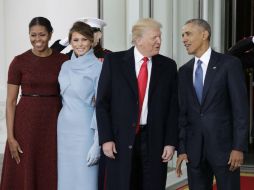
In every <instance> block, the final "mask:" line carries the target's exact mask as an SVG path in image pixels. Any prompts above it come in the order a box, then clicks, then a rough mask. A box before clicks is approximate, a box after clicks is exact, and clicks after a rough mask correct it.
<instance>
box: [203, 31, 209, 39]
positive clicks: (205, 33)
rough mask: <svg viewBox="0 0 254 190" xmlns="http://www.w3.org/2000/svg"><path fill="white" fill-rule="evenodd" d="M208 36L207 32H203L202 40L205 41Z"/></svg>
mask: <svg viewBox="0 0 254 190" xmlns="http://www.w3.org/2000/svg"><path fill="white" fill-rule="evenodd" d="M208 36H209V33H208V31H206V30H205V31H203V39H204V40H207V39H208Z"/></svg>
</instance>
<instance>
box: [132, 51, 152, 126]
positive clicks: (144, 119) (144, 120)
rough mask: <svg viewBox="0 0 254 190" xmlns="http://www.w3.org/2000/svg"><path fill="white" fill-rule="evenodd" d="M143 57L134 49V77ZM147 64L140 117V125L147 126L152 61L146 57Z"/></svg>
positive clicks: (137, 72)
mask: <svg viewBox="0 0 254 190" xmlns="http://www.w3.org/2000/svg"><path fill="white" fill-rule="evenodd" d="M144 57H145V56H143V55H142V54H141V53H140V52H139V51H138V49H137V48H136V47H135V48H134V58H135V70H136V77H137V78H138V74H139V70H140V68H141V65H142V63H143V60H142V59H143V58H144ZM148 59H149V60H148V63H147V70H148V79H147V85H146V93H145V97H144V101H143V106H142V111H141V116H140V123H139V124H140V125H145V124H147V114H148V92H149V84H150V78H151V70H152V60H151V57H148Z"/></svg>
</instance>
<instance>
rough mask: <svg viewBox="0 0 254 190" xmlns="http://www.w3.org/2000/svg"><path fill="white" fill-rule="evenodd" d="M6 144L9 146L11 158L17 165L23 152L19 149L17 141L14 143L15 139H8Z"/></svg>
mask: <svg viewBox="0 0 254 190" xmlns="http://www.w3.org/2000/svg"><path fill="white" fill-rule="evenodd" d="M8 144H9V149H10V153H11V157H12V158H14V159H15V161H16V163H17V164H19V163H20V156H19V154H22V153H23V151H22V149H21V148H20V146H19V143H18V141H16V139H14V138H12V139H8Z"/></svg>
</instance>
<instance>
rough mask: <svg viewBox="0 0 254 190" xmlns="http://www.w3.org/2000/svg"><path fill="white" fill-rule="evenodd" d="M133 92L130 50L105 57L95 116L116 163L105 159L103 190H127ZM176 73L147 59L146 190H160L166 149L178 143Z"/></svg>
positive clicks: (163, 60)
mask: <svg viewBox="0 0 254 190" xmlns="http://www.w3.org/2000/svg"><path fill="white" fill-rule="evenodd" d="M138 104H139V102H138V87H137V78H136V73H135V61H134V48H133V47H132V48H131V49H129V50H127V51H122V52H115V53H110V54H108V55H106V57H105V60H104V63H103V68H102V72H101V76H100V80H99V84H98V93H97V102H96V115H97V122H98V132H99V142H100V144H103V143H105V142H108V141H114V142H115V144H116V149H117V154H116V159H115V160H113V159H109V158H107V169H106V187H107V188H106V189H107V190H129V182H130V173H131V164H132V163H131V161H132V147H133V144H134V139H135V130H136V126H137V121H138V107H139V105H138ZM177 109H178V102H177V68H176V63H175V62H174V61H173V60H172V59H170V58H168V57H165V56H162V55H155V56H153V57H152V71H151V78H150V84H149V93H148V117H147V125H148V126H147V127H148V134H149V142H148V144H149V145H148V146H149V147H148V148H149V160H150V169H149V173H150V179H151V180H149V182H150V183H151V184H150V189H149V190H163V189H165V183H166V174H167V163H162V158H161V155H162V153H163V148H164V146H165V145H172V146H176V144H177V115H178V111H177Z"/></svg>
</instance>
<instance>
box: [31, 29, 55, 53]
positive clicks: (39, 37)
mask: <svg viewBox="0 0 254 190" xmlns="http://www.w3.org/2000/svg"><path fill="white" fill-rule="evenodd" d="M51 35H52V33H49V32H48V31H47V30H46V28H45V27H44V26H41V25H34V26H32V27H31V28H30V29H29V38H30V42H31V44H32V46H33V51H34V52H36V53H38V54H40V53H43V52H45V51H47V50H48V43H49V40H50V38H51Z"/></svg>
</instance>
